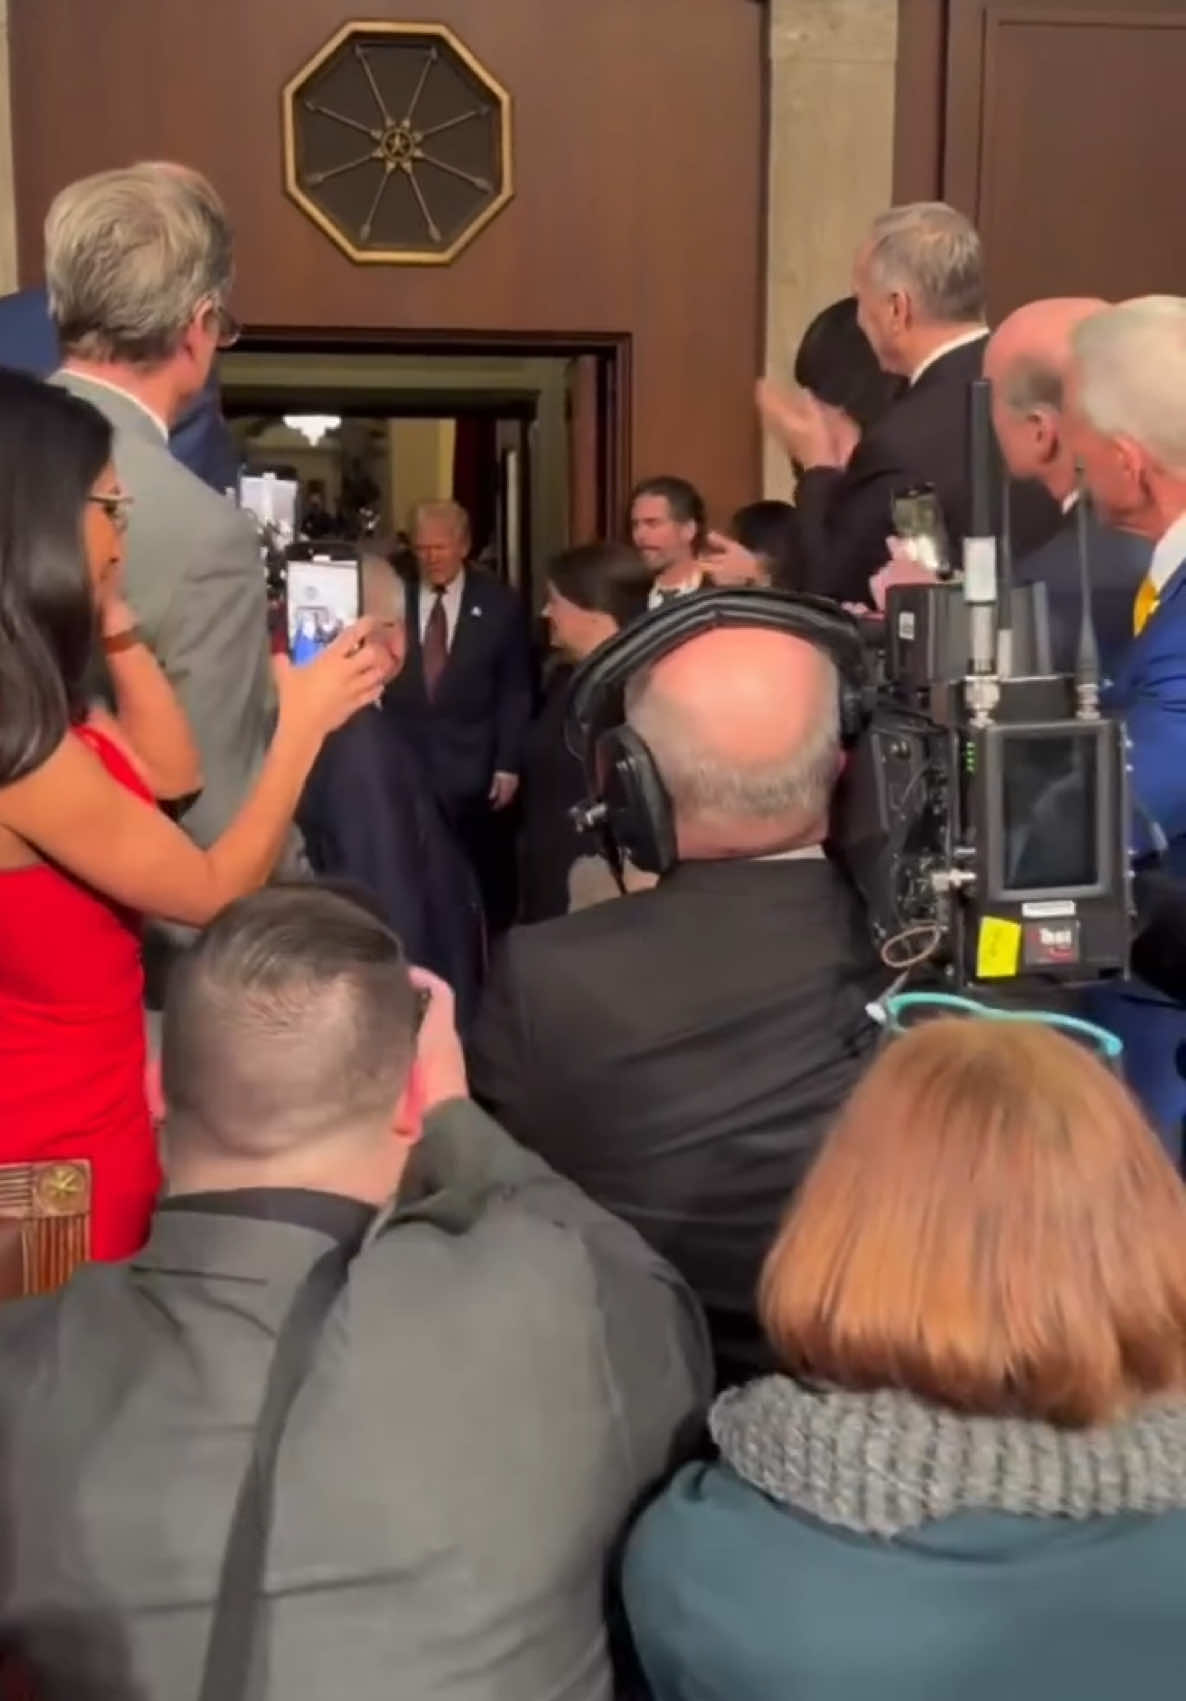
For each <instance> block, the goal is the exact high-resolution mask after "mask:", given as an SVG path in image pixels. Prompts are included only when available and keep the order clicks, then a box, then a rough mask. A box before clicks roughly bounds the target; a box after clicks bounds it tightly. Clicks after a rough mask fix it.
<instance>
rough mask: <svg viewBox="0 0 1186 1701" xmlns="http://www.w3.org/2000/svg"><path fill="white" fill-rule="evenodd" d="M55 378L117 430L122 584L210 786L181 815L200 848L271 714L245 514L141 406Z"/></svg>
mask: <svg viewBox="0 0 1186 1701" xmlns="http://www.w3.org/2000/svg"><path fill="white" fill-rule="evenodd" d="M54 382H55V383H57V384H61V385H62V386H63V388H65V389H67V390H69V391H71V392H72V393H73V394H74V395H76V396H81V397H82V398H83V400H84V401H88V402H90V403H92V405H93V406H95V407H96V408H98V410H99V412H100V413H102V414H105V415H106V416H107V418H108V419H109V420H110V421H111V423H112V425H113V426H114V428H115V448H114V453H115V467H116V471H117V473H118V474H119V479H120V483H121V484H122V485H123V487H124V489H125V490H126V491H127V492H128V493H129V495H130V496H132V497H133V498H134V501H133V503H132V507H131V510H130V512H129V517H128V534H127V538H126V565H125V568H124V589H125V593H126V595H127V599H128V602H129V603H130V604H131V606H132V608H133V609H134V610H135V613H136V618H137V620H138V622H139V624H140V628H141V630H142V632H143V633H144V636H145V639H146V640H147V642H148V644H149V645H150V647H151V648H152V651H153V653H154V654H155V656H156V658H157V660H158V661H159V662H160V664H161V666H162V667H163V668H164V670H165V673H166V674H167V675H168V678H169V682H170V684H171V685H172V686H173V689H174V690H175V691H176V692H177V695H178V697H179V698H180V699H181V703H182V705H183V707H184V709H185V712H186V714H187V715H188V717H189V723H190V726H191V727H192V729H193V733H194V737H195V738H196V739H197V742H198V748H199V750H200V752H201V757H202V773H203V775H204V777H205V784H204V786H203V788H202V791H201V793H200V795H199V796H198V797H197V798H196V799H195V801H194V802H193V803H192V804H191V805H190V806H189V808H188V809H186V810H185V812H184V813H183V815H182V816H181V818H180V819H181V824H182V826H183V827H184V828H185V830H186V832H187V833H189V835H190V837H191V838H193V839H195V840H196V841H197V843H198V844H200V845H210V844H213V842H214V840H215V839H216V838H217V837H218V835H219V834H220V833H221V832H222V831H223V829H224V828H225V827H226V826H227V824H228V822H230V821H231V820H232V818H233V817H234V815H235V814H236V812H237V810H238V808H239V805H240V804H241V803H242V801H243V799H244V797H245V796H246V794H247V792H248V790H249V788H250V786H251V783H252V781H253V780H254V778H255V775H256V772H257V770H258V768H259V765H260V762H261V761H262V759H263V755H264V751H265V750H266V749H267V745H268V740H269V738H270V737H271V734H272V726H273V722H274V718H275V693H274V690H273V686H272V675H271V668H270V665H269V661H268V639H267V604H266V586H265V581H264V572H263V568H262V566H261V565H260V559H259V547H258V544H257V542H256V539H255V534H254V531H253V529H252V526H251V523H250V521H249V520H248V519H247V517H246V515H244V514H242V513H240V511H239V510H238V509H237V508H235V507H234V505H233V504H232V503H231V502H229V501H228V500H227V499H226V498H225V497H221V496H218V495H216V494H215V492H214V491H213V490H211V489H210V487H209V486H208V485H206V484H203V482H202V480H201V479H200V478H197V477H195V475H194V474H193V473H191V472H190V471H189V470H188V468H186V467H183V466H182V465H181V463H180V461H178V460H176V459H175V458H174V456H173V455H172V454H171V453H170V450H169V446H168V443H167V442H166V441H165V439H164V438H163V437H162V436H161V434H160V432H159V431H158V430H157V428H156V426H155V425H154V424H153V422H152V420H151V419H150V418H149V417H148V415H147V414H146V413H145V412H144V410H143V408H141V407H140V406H139V404H138V403H136V402H134V401H133V400H132V399H131V398H130V397H128V396H123V395H120V394H118V393H117V392H116V391H114V390H110V389H108V388H107V387H106V386H105V385H103V384H95V383H93V382H91V380H89V379H87V378H83V377H81V376H79V374H77V373H74V372H68V371H62V372H59V373H57V375H56V376H55V378H54Z"/></svg>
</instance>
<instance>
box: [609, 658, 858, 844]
mask: <svg viewBox="0 0 1186 1701" xmlns="http://www.w3.org/2000/svg"><path fill="white" fill-rule="evenodd" d="M626 709H627V720H628V722H629V724H630V726H631V727H632V728H633V729H634V731H635V732H637V733H638V735H639V737H640V738H642V739H643V741H644V742H645V743H646V745H647V746H648V748H649V749H650V751H651V754H652V756H653V757H654V760H655V765H656V767H657V768H658V770H659V774H660V776H661V778H662V780H663V783H664V785H665V786H666V788H667V792H668V795H669V796H670V798H671V803H672V808H673V810H674V812H675V822H676V835H677V839H678V844H679V852H680V856H681V857H682V858H684V859H686V860H695V859H708V858H712V857H727V856H739V857H740V856H763V855H770V854H772V853H774V852H777V851H781V850H792V849H794V848H796V847H797V846H800V845H809V844H817V843H819V841H820V840H821V839H822V838H823V837H824V834H825V831H826V828H827V817H828V809H829V805H830V802H831V795H832V788H833V786H834V784H835V781H836V777H837V775H838V773H839V771H840V713H839V682H838V680H837V676H836V668H835V666H834V664H833V662H832V661H831V659H830V658H829V657H828V656H826V655H825V654H824V653H823V652H822V651H820V650H818V649H816V647H815V646H814V645H813V644H809V643H806V642H805V641H804V640H803V639H801V638H796V637H793V636H791V634H790V633H786V632H774V631H770V630H769V629H766V628H759V627H727V628H724V629H718V630H716V631H713V632H706V633H704V634H702V635H701V636H700V637H698V638H693V639H692V640H691V641H690V642H689V643H686V644H683V645H681V646H680V648H679V649H677V650H673V651H672V652H671V654H670V655H667V656H664V657H663V658H662V659H661V660H660V661H658V662H656V664H655V666H654V667H653V668H651V669H650V670H649V671H648V672H647V673H645V674H643V675H641V676H640V677H638V678H637V679H635V680H633V681H632V682H631V685H630V688H629V689H628V691H627V699H626Z"/></svg>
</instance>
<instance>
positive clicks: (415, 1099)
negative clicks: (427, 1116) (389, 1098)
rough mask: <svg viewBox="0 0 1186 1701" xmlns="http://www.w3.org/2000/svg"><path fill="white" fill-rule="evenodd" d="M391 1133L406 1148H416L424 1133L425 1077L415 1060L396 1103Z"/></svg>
mask: <svg viewBox="0 0 1186 1701" xmlns="http://www.w3.org/2000/svg"><path fill="white" fill-rule="evenodd" d="M391 1132H392V1133H393V1134H394V1135H395V1137H396V1139H397V1140H399V1141H401V1142H402V1143H403V1144H404V1145H405V1146H414V1145H415V1144H416V1142H417V1140H419V1138H420V1136H421V1134H422V1133H423V1132H424V1076H423V1073H422V1071H421V1068H420V1064H419V1062H418V1061H417V1060H416V1059H415V1058H413V1060H412V1066H411V1068H410V1069H409V1070H408V1078H407V1080H406V1081H405V1082H404V1090H403V1092H402V1093H401V1094H400V1096H399V1099H398V1100H397V1101H396V1106H395V1113H394V1115H393V1116H392V1119H391Z"/></svg>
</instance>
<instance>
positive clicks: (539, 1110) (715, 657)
mask: <svg viewBox="0 0 1186 1701" xmlns="http://www.w3.org/2000/svg"><path fill="white" fill-rule="evenodd" d="M627 713H628V721H629V725H630V726H631V727H632V729H633V730H634V732H635V733H636V734H637V735H638V737H639V738H641V739H642V740H643V742H644V743H645V744H646V745H647V746H648V748H649V749H650V752H651V755H652V757H653V759H654V762H655V765H656V767H657V769H658V773H659V776H660V778H661V780H662V783H663V785H664V787H665V788H666V791H667V794H668V796H669V798H670V800H671V806H672V811H673V815H674V825H675V833H676V840H677V844H678V854H679V862H678V865H677V866H676V867H675V868H674V869H672V870H671V871H670V872H669V873H667V874H665V875H664V876H663V877H662V878H661V879H660V881H659V883H658V885H657V886H655V887H654V888H653V889H652V890H650V891H647V892H641V893H637V894H634V895H632V896H629V897H625V898H621V899H619V900H617V901H615V902H613V903H606V904H601V905H598V906H597V907H595V908H593V909H588V910H583V911H580V912H578V913H576V914H572V915H568V916H562V917H560V918H558V919H557V920H554V921H548V922H543V923H541V924H539V925H537V926H534V927H523V928H516V929H514V930H513V931H512V932H511V933H510V934H509V935H508V937H507V940H506V941H505V945H504V950H503V952H502V955H501V957H500V958H498V959H496V961H495V963H494V965H493V968H492V971H491V977H490V980H489V981H488V983H487V987H486V991H485V994H484V997H483V1003H482V1008H481V1011H480V1013H479V1017H478V1024H477V1028H476V1031H475V1037H474V1042H473V1044H472V1046H471V1049H470V1065H471V1070H472V1076H473V1084H474V1091H475V1093H476V1095H477V1096H478V1097H479V1098H480V1099H481V1100H482V1101H483V1102H485V1103H487V1104H488V1105H489V1106H490V1107H491V1109H492V1110H493V1111H494V1114H495V1115H496V1116H498V1117H499V1119H500V1120H501V1121H503V1122H504V1124H505V1125H506V1127H507V1128H509V1129H510V1130H511V1132H512V1133H513V1134H514V1135H515V1136H516V1138H517V1139H519V1140H521V1141H522V1142H523V1143H524V1144H525V1145H527V1146H530V1147H531V1148H532V1149H533V1150H535V1151H538V1152H540V1153H541V1154H542V1155H543V1156H544V1157H546V1158H547V1159H548V1161H549V1162H550V1163H552V1164H554V1165H555V1167H556V1168H557V1169H559V1170H561V1172H562V1173H564V1174H566V1175H570V1176H571V1177H572V1178H573V1179H574V1180H576V1181H578V1182H579V1183H580V1185H581V1186H582V1187H584V1188H585V1190H586V1191H587V1192H588V1193H590V1194H591V1195H592V1196H593V1197H594V1198H595V1199H597V1200H599V1201H600V1202H601V1203H602V1204H604V1205H606V1206H608V1207H609V1209H610V1210H612V1211H615V1212H617V1213H618V1214H619V1215H621V1216H623V1217H625V1219H626V1220H627V1221H628V1222H631V1223H633V1224H634V1226H635V1227H636V1228H637V1229H638V1230H639V1231H640V1233H642V1234H644V1235H645V1236H646V1237H647V1238H648V1239H649V1240H650V1242H651V1244H652V1245H653V1246H654V1247H655V1248H656V1249H657V1250H659V1251H661V1252H662V1253H663V1254H664V1256H666V1257H668V1258H670V1259H671V1261H672V1262H673V1263H674V1264H675V1265H676V1267H677V1268H678V1269H679V1270H680V1271H681V1272H682V1273H683V1274H684V1275H685V1276H686V1277H687V1279H688V1281H689V1282H690V1283H691V1285H692V1287H693V1288H694V1289H695V1290H696V1292H697V1293H698V1294H699V1296H700V1298H701V1300H702V1301H703V1303H704V1305H705V1308H706V1311H707V1313H708V1319H709V1327H710V1329H711V1331H712V1334H713V1341H714V1346H715V1348H716V1353H717V1367H718V1373H719V1375H720V1377H721V1379H722V1380H723V1381H730V1380H736V1379H739V1378H742V1377H744V1376H746V1375H749V1374H752V1373H753V1372H754V1371H755V1370H758V1369H761V1368H762V1367H763V1366H764V1365H765V1364H766V1359H765V1356H764V1349H763V1347H762V1344H761V1337H760V1331H759V1329H758V1326H757V1323H756V1320H755V1317H754V1295H755V1291H756V1286H757V1278H758V1272H759V1270H760V1268H761V1263H762V1259H763V1257H764V1256H765V1253H766V1250H767V1248H768V1246H769V1244H770V1241H771V1239H772V1237H773V1234H774V1231H775V1228H776V1225H777V1224H778V1222H779V1220H780V1218H781V1216H782V1213H783V1211H784V1209H785V1207H786V1203H787V1200H788V1199H789V1197H790V1195H791V1193H792V1192H793V1191H794V1188H795V1187H796V1186H797V1184H798V1182H799V1180H800V1178H801V1176H802V1175H803V1173H804V1171H805V1170H806V1167H807V1165H808V1164H809V1162H810V1161H811V1157H812V1155H813V1153H814V1152H815V1149H816V1147H817V1145H818V1144H819V1141H820V1139H821V1138H822V1135H823V1132H824V1129H825V1128H826V1126H827V1123H828V1120H829V1118H830V1116H831V1115H832V1113H833V1112H834V1111H835V1110H836V1108H837V1107H838V1106H839V1105H840V1103H841V1102H842V1100H843V1099H844V1097H845V1095H846V1094H847V1092H848V1090H849V1088H850V1087H851V1086H852V1085H853V1083H854V1082H855V1080H856V1078H857V1076H858V1074H859V1073H860V1070H861V1068H862V1066H863V1063H864V1060H865V1059H866V1057H867V1056H868V1054H869V1051H870V1048H871V1046H872V1044H873V1043H874V1030H873V1026H872V1023H871V1022H870V1020H869V1018H868V1016H867V1014H866V1004H867V1002H868V1000H869V999H870V998H871V997H873V996H874V994H875V992H876V991H877V990H878V989H879V988H880V987H881V986H882V984H883V976H882V975H881V974H880V971H879V969H878V966H877V963H876V959H875V957H874V953H873V950H872V947H871V945H870V943H869V938H868V929H867V923H866V921H865V918H864V916H863V913H862V911H861V908H860V906H859V904H858V902H857V900H856V898H855V897H854V895H853V893H852V891H851V889H850V887H849V885H848V883H847V882H846V880H845V879H844V877H843V875H842V874H841V873H840V872H839V871H838V870H837V869H836V868H834V867H833V865H832V863H831V862H829V861H828V860H827V858H826V857H825V855H824V850H823V842H824V838H825V836H826V833H827V823H828V814H829V807H830V803H831V797H832V791H833V788H834V786H835V783H836V780H837V778H838V776H839V773H840V768H841V751H840V731H839V688H838V682H837V677H836V670H835V667H834V666H833V663H832V661H831V660H830V658H828V657H826V656H825V655H823V654H822V653H821V652H820V651H819V650H817V649H815V648H814V647H813V646H812V645H810V644H808V643H805V642H804V641H803V640H801V639H799V638H796V637H793V636H791V635H790V634H787V633H783V632H774V631H770V630H766V629H756V628H726V629H718V630H714V631H710V632H707V633H704V634H703V635H701V636H698V637H695V638H693V639H691V640H690V641H689V642H687V643H685V644H684V645H682V646H681V647H680V648H679V649H676V650H674V651H672V652H671V653H669V654H668V655H666V656H664V657H662V658H661V659H660V660H659V661H658V662H657V663H656V664H655V666H654V667H653V668H652V669H651V670H650V671H649V672H647V673H645V674H644V675H642V676H641V678H636V679H635V680H634V681H632V682H631V685H630V687H629V690H628V694H627Z"/></svg>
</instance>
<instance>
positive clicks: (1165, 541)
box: [1149, 514, 1186, 596]
mask: <svg viewBox="0 0 1186 1701" xmlns="http://www.w3.org/2000/svg"><path fill="white" fill-rule="evenodd" d="M1183 561H1186V514H1179V515H1178V518H1177V519H1176V520H1175V521H1174V523H1173V525H1172V526H1171V527H1170V529H1169V531H1168V532H1166V534H1165V536H1164V537H1163V538H1162V539H1161V542H1160V543H1159V544H1158V545H1157V548H1156V549H1155V550H1154V551H1153V559H1152V560H1151V561H1150V563H1149V583H1150V584H1151V585H1152V586H1153V589H1154V590H1155V591H1156V592H1157V595H1158V596H1160V595H1161V593H1162V591H1164V589H1165V587H1166V586H1167V585H1168V584H1169V582H1170V580H1171V579H1172V578H1173V576H1174V574H1175V573H1176V572H1177V571H1178V568H1179V567H1180V566H1181V565H1182V563H1183Z"/></svg>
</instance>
